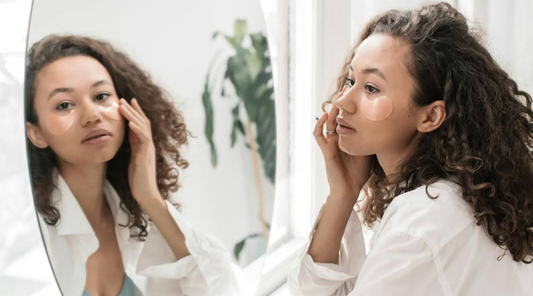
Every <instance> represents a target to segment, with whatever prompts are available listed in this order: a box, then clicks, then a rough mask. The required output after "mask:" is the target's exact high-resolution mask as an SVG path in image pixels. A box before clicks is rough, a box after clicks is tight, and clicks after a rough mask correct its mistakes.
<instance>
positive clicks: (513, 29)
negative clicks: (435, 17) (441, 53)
mask: <svg viewBox="0 0 533 296" xmlns="http://www.w3.org/2000/svg"><path fill="white" fill-rule="evenodd" d="M438 2H439V1H421V0H381V1H372V0H351V7H350V10H351V17H350V18H351V33H352V34H351V35H352V36H353V39H354V40H355V38H357V37H358V35H359V33H360V31H361V30H362V28H363V26H364V24H365V23H366V22H367V21H368V20H370V19H371V18H372V17H373V16H375V15H376V14H379V13H381V12H384V11H386V10H388V9H413V8H415V7H417V6H421V5H425V4H432V3H438ZM445 2H448V3H450V4H451V5H452V6H453V7H455V8H457V9H458V10H459V11H460V12H461V13H463V14H464V15H465V16H466V18H467V19H468V20H469V21H470V22H471V25H473V26H475V27H476V28H478V29H480V30H481V32H483V35H484V44H485V45H486V46H487V47H488V49H489V51H490V52H491V54H492V55H493V57H494V58H495V59H496V60H497V61H498V63H499V64H500V66H501V67H502V68H503V69H504V70H506V71H507V73H508V74H509V75H510V76H511V78H513V79H514V80H515V81H516V82H517V83H518V87H519V88H521V89H523V90H525V91H527V92H529V93H530V94H531V92H532V91H533V81H532V80H531V77H532V76H533V54H531V51H532V50H531V48H533V26H531V25H530V24H529V20H530V18H531V14H532V13H533V2H531V1H528V0H514V1H497V0H461V1H458V0H455V1H445Z"/></svg>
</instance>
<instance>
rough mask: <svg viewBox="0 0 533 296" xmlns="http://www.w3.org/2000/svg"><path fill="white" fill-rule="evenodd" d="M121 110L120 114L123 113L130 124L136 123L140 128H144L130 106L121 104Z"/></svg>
mask: <svg viewBox="0 0 533 296" xmlns="http://www.w3.org/2000/svg"><path fill="white" fill-rule="evenodd" d="M119 109H120V112H121V113H122V115H124V117H126V119H127V120H128V121H129V122H134V123H135V124H137V125H138V126H143V124H142V122H141V121H140V120H139V118H138V117H136V116H135V114H134V113H133V110H132V109H131V107H130V108H128V106H127V105H126V104H121V105H120V108H119Z"/></svg>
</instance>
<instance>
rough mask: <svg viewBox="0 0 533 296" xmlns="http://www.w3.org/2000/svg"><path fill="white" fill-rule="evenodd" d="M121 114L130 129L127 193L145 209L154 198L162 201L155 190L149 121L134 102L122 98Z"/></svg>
mask: <svg viewBox="0 0 533 296" xmlns="http://www.w3.org/2000/svg"><path fill="white" fill-rule="evenodd" d="M120 113H121V114H122V115H123V116H124V117H125V118H126V119H127V120H128V126H129V135H128V137H129V142H130V147H131V159H130V164H129V168H128V179H129V185H130V190H131V193H132V194H133V197H134V198H135V200H136V201H137V202H138V203H139V205H140V206H141V208H143V209H145V208H146V206H148V205H150V204H151V201H152V200H154V198H156V199H157V198H158V197H159V199H161V198H160V195H159V190H158V189H157V179H156V166H155V146H154V141H153V139H152V129H151V125H150V120H149V119H148V117H146V115H145V114H144V112H143V111H142V109H141V107H140V106H139V103H138V102H137V100H136V99H132V100H131V105H130V104H128V102H127V101H126V100H125V99H121V100H120Z"/></svg>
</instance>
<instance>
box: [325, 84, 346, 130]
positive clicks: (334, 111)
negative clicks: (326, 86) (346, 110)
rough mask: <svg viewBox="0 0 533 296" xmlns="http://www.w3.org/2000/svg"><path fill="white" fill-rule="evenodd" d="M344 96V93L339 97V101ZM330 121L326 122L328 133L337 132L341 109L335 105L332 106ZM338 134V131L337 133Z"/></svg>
mask: <svg viewBox="0 0 533 296" xmlns="http://www.w3.org/2000/svg"><path fill="white" fill-rule="evenodd" d="M341 96H342V92H340V93H339V94H338V95H337V99H338V98H340V97H341ZM331 105H332V106H331V110H330V111H329V116H328V121H327V122H326V131H335V130H336V128H337V115H339V108H337V106H335V104H333V103H332V104H331ZM335 132H336V131H335Z"/></svg>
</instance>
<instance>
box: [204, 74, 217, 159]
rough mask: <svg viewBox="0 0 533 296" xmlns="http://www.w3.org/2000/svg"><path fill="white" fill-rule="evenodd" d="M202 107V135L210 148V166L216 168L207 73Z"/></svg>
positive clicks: (211, 108)
mask: <svg viewBox="0 0 533 296" xmlns="http://www.w3.org/2000/svg"><path fill="white" fill-rule="evenodd" d="M202 105H203V106H204V112H205V128H204V133H205V137H206V138H207V141H208V142H209V146H210V151H211V165H212V166H213V167H216V166H217V162H218V158H217V150H216V147H215V142H214V141H213V134H214V130H215V126H214V112H213V103H212V100H211V90H210V89H209V73H207V75H206V78H205V84H204V91H203V93H202Z"/></svg>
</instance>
